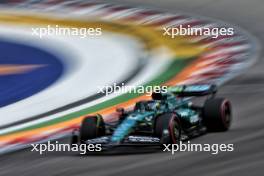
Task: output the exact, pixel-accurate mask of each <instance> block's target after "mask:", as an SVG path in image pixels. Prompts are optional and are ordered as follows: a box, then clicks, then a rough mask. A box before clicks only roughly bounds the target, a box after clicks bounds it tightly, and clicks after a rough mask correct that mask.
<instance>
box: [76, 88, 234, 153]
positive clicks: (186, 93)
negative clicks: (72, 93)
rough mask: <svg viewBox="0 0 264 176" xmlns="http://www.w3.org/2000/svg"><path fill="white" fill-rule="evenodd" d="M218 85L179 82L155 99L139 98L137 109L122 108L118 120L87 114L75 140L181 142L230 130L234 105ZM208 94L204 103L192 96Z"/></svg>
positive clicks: (109, 143)
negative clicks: (218, 94) (221, 94)
mask: <svg viewBox="0 0 264 176" xmlns="http://www.w3.org/2000/svg"><path fill="white" fill-rule="evenodd" d="M216 91H217V87H216V86H215V85H179V86H174V87H169V88H168V90H167V93H153V94H152V99H151V100H146V101H139V102H137V103H136V104H135V106H134V108H133V109H130V110H128V109H124V108H118V109H117V113H116V114H118V115H117V116H118V118H117V119H118V120H117V121H116V122H111V123H106V122H104V120H103V117H102V116H101V115H99V114H98V115H95V116H87V117H86V118H84V120H83V121H82V124H81V127H80V129H79V130H77V131H74V133H73V136H72V142H73V143H79V144H81V143H85V144H101V145H102V146H104V147H106V148H107V147H109V148H111V147H115V146H127V145H162V144H172V143H177V142H179V141H180V140H185V139H190V138H193V137H195V136H199V135H201V134H204V133H206V132H215V131H227V130H228V129H229V127H230V123H231V104H230V102H229V101H228V100H227V99H225V98H216V97H215V94H216ZM198 96H199V97H201V96H206V97H207V98H206V100H205V102H204V104H203V105H201V106H198V105H194V103H193V98H192V97H198Z"/></svg>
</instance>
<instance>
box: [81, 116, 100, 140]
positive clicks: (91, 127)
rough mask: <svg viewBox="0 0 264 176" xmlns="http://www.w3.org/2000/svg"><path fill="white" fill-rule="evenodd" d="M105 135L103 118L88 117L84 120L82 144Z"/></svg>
mask: <svg viewBox="0 0 264 176" xmlns="http://www.w3.org/2000/svg"><path fill="white" fill-rule="evenodd" d="M104 134H105V124H104V120H103V118H102V117H101V116H100V115H98V116H87V117H85V118H84V119H83V121H82V124H81V128H80V142H81V143H82V142H84V141H87V140H89V139H94V138H97V137H100V136H103V135H104Z"/></svg>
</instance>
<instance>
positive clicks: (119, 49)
mask: <svg viewBox="0 0 264 176" xmlns="http://www.w3.org/2000/svg"><path fill="white" fill-rule="evenodd" d="M109 3H110V4H109ZM263 8H264V2H262V1H259V0H252V1H246V0H232V1H225V0H219V1H214V0H196V1H192V0H163V1H157V0H152V1H139V0H122V1H116V0H111V1H59V0H40V1H25V0H20V1H19V0H16V1H15V0H13V1H11V0H10V1H9V0H6V1H1V3H0V50H1V52H0V115H1V118H0V135H1V136H0V147H1V148H0V152H1V156H0V158H1V165H0V168H1V169H0V175H14V174H18V173H19V174H20V175H36V174H38V175H87V174H88V175H89V174H91V175H121V174H126V175H153V176H154V175H175V174H177V175H191V174H196V175H204V176H205V175H227V174H229V175H240V176H241V175H256V176H260V175H262V172H263V171H264V170H263V167H262V166H263V164H264V160H263V157H264V152H263V144H264V140H263V139H264V138H263V134H264V131H263V125H264V120H263V115H262V107H263V105H264V102H263V95H264V94H263V93H264V92H263V90H264V89H263V88H264V71H263V69H262V68H263V62H264V61H263V50H262V45H263V40H264V35H263V28H264V26H263V23H262V21H263V19H262V18H263V15H264V14H263V13H264V9H263ZM172 17H173V18H172ZM168 20H169V21H168ZM181 23H186V24H192V25H194V26H202V25H204V24H210V25H214V24H216V25H220V26H222V25H224V26H225V25H228V26H229V25H231V26H234V27H235V31H236V32H237V33H236V34H235V36H234V37H233V38H231V39H223V40H215V41H211V40H209V39H206V38H205V39H204V38H193V36H187V37H183V38H182V37H179V38H177V39H176V40H171V39H168V38H164V37H163V36H162V31H160V27H161V26H162V25H165V24H169V25H172V26H173V25H176V24H181ZM49 24H51V25H56V24H59V25H61V26H68V27H78V28H80V27H100V28H102V31H103V34H102V35H101V36H91V37H88V38H86V39H81V38H80V37H77V36H47V37H44V38H42V39H40V38H39V37H38V36H33V35H32V28H37V27H45V26H47V25H49ZM195 39H196V40H195ZM219 41H220V42H219ZM215 44H219V45H220V46H217V45H216V46H217V47H216V46H215ZM207 45H210V47H211V48H210V47H209V49H210V51H209V52H211V53H209V54H208V53H207V52H208V50H207V49H208V47H207ZM205 46H206V47H205ZM212 48H213V49H212ZM233 51H235V52H237V53H236V55H232V56H230V55H228V57H227V56H225V55H224V54H223V53H226V52H229V53H228V54H230V52H233ZM214 52H218V55H217V56H215V57H214V59H215V60H217V59H218V60H221V62H218V63H217V64H216V65H213V66H214V67H212V65H206V68H210V69H205V68H201V70H196V71H200V72H196V74H198V73H201V71H203V72H202V73H204V72H205V70H206V72H205V73H206V74H198V75H199V77H198V76H196V77H194V76H193V75H194V74H193V72H191V73H189V74H190V75H192V76H190V75H189V74H187V73H186V69H188V68H189V67H191V66H193V64H194V63H195V62H196V61H197V60H198V61H201V62H202V61H206V62H207V61H209V62H210V61H212V60H213V59H211V60H209V59H208V58H210V57H209V56H212V55H213V54H214ZM221 54H222V55H221ZM213 56H214V55H213ZM235 61H236V62H235ZM208 70H210V72H207V71H208ZM212 71H214V72H212ZM196 81H197V82H214V83H219V85H221V87H220V89H219V96H223V97H227V98H228V99H230V100H231V102H232V105H233V109H234V112H233V115H234V119H233V125H232V127H231V130H230V131H229V132H228V133H216V134H207V135H204V136H202V137H199V138H197V139H194V140H192V142H193V143H209V144H214V143H233V144H234V147H235V151H233V152H228V153H220V154H218V155H212V154H210V153H205V152H183V153H180V152H179V153H177V154H175V155H171V154H170V153H164V152H159V151H145V150H143V151H141V150H133V149H126V150H125V151H122V152H119V153H114V154H108V155H95V156H94V155H92V156H79V155H76V154H75V153H63V152H51V153H47V154H45V155H39V154H38V153H34V152H30V149H31V148H28V146H29V145H28V144H30V143H32V142H45V141H47V140H59V141H60V142H62V143H68V142H69V137H68V134H69V133H70V132H71V130H72V129H73V128H76V127H78V125H79V123H80V121H81V119H82V118H83V116H85V115H86V114H89V113H93V112H97V111H102V112H105V111H104V109H106V108H109V107H112V109H115V107H116V105H119V104H120V103H121V104H122V103H125V102H127V101H129V100H131V99H132V100H135V101H136V100H137V97H139V95H133V96H131V95H117V94H113V95H110V96H104V95H103V94H98V93H97V91H98V86H103V85H112V84H113V83H114V82H117V83H122V82H125V83H126V84H127V85H149V84H150V85H156V84H157V85H159V84H164V83H166V84H169V85H172V84H178V83H193V82H194V83H195V82H196ZM132 104H133V101H132ZM132 104H131V105H132ZM105 117H106V119H107V120H112V114H111V113H110V114H109V113H108V114H107V113H106V116H105Z"/></svg>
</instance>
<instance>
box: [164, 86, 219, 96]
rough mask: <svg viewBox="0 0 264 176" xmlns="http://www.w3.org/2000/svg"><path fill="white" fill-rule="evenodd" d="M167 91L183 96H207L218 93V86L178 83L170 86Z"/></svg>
mask: <svg viewBox="0 0 264 176" xmlns="http://www.w3.org/2000/svg"><path fill="white" fill-rule="evenodd" d="M167 91H168V92H170V93H173V94H174V95H177V96H182V97H192V96H207V95H214V94H216V92H217V86H216V85H214V84H193V85H178V86H173V87H169V88H168V90H167Z"/></svg>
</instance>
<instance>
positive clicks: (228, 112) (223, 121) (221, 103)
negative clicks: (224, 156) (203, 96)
mask: <svg viewBox="0 0 264 176" xmlns="http://www.w3.org/2000/svg"><path fill="white" fill-rule="evenodd" d="M203 119H204V124H205V126H206V127H207V129H208V131H227V130H228V129H229V127H230V124H231V120H232V109H231V103H230V102H229V101H228V100H227V99H225V98H213V99H208V100H206V102H205V104H204V108H203Z"/></svg>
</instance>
